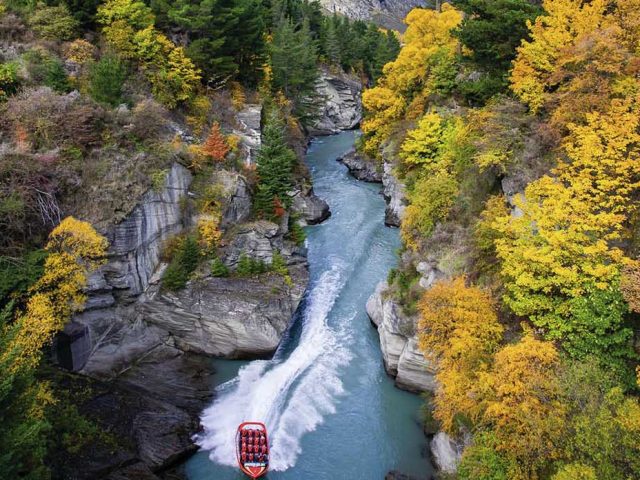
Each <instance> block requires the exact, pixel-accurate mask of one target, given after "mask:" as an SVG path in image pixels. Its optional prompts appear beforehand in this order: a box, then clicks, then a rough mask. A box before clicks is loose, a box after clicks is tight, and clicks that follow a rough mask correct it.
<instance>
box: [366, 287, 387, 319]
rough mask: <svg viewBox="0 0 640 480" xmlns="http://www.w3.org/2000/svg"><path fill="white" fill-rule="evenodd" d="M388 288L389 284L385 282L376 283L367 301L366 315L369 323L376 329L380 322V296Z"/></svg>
mask: <svg viewBox="0 0 640 480" xmlns="http://www.w3.org/2000/svg"><path fill="white" fill-rule="evenodd" d="M388 288H389V284H388V283H387V282H380V283H378V285H376V289H375V291H374V292H373V295H371V296H370V297H369V299H368V300H367V305H366V310H367V315H369V319H370V320H371V323H373V324H374V325H375V327H376V328H378V326H379V325H380V323H381V322H382V294H383V293H384V292H385V291H386V290H387V289H388Z"/></svg>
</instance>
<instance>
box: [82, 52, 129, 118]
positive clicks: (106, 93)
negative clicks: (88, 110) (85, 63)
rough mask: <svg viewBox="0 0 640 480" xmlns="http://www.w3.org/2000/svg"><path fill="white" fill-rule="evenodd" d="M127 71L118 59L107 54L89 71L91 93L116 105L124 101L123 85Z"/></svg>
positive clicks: (103, 101)
mask: <svg viewBox="0 0 640 480" xmlns="http://www.w3.org/2000/svg"><path fill="white" fill-rule="evenodd" d="M126 78H127V71H126V69H125V67H124V65H123V64H122V62H120V60H119V59H118V57H115V56H112V55H105V56H104V57H102V58H101V59H100V61H98V62H97V63H95V64H94V65H92V66H91V69H90V72H89V94H90V95H91V97H92V98H93V99H94V100H95V101H96V102H100V103H106V104H108V105H111V106H116V105H118V104H119V103H121V102H122V86H123V85H124V81H125V79H126Z"/></svg>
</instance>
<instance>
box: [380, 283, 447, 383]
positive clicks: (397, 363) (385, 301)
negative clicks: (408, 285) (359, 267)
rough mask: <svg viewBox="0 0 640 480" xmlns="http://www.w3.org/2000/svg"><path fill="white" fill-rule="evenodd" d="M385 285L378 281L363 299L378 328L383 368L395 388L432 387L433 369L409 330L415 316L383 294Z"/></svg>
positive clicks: (385, 288) (433, 380)
mask: <svg viewBox="0 0 640 480" xmlns="http://www.w3.org/2000/svg"><path fill="white" fill-rule="evenodd" d="M387 288H388V285H387V283H386V282H381V283H379V284H378V286H377V287H376V290H375V292H374V293H373V295H372V296H371V297H370V298H369V300H368V301H367V314H368V315H369V318H370V319H371V322H372V323H373V324H374V325H375V326H376V327H377V328H378V335H379V336H380V349H381V350H382V358H383V360H384V366H385V369H386V370H387V373H388V374H389V375H391V376H393V377H395V381H396V386H397V387H398V388H402V389H403V390H409V391H412V392H424V391H434V390H435V387H436V384H435V369H434V366H433V365H432V364H431V363H430V362H429V361H427V360H426V359H425V358H424V356H423V355H422V353H421V352H420V351H419V349H418V342H417V338H416V336H415V334H414V333H413V330H414V324H415V319H413V318H409V317H407V316H406V315H404V313H403V312H402V309H401V308H400V307H399V306H398V304H397V303H396V302H395V301H393V299H390V298H385V295H384V294H385V291H386V290H387Z"/></svg>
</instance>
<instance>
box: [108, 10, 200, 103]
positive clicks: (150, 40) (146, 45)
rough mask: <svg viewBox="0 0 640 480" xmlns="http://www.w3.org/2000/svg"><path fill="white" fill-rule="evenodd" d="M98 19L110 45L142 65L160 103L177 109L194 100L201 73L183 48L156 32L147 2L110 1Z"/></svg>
mask: <svg viewBox="0 0 640 480" xmlns="http://www.w3.org/2000/svg"><path fill="white" fill-rule="evenodd" d="M96 18H97V20H98V22H99V23H101V24H102V25H103V29H102V31H103V33H104V36H105V39H106V40H107V43H108V44H109V45H110V46H111V47H113V48H114V49H115V50H116V51H117V52H118V54H119V55H120V56H121V57H123V58H129V59H132V60H136V61H137V62H139V63H140V67H141V69H142V71H143V72H144V74H145V76H146V77H147V79H148V80H149V82H150V83H151V86H152V89H153V94H154V95H155V97H156V98H157V99H158V101H160V102H161V103H163V104H165V105H166V106H168V107H170V108H173V107H175V106H176V105H177V104H178V103H180V102H186V101H187V100H189V99H191V98H192V97H193V95H194V94H195V93H196V90H197V87H198V84H199V82H200V71H199V70H198V69H197V68H196V67H195V65H194V64H193V62H192V61H191V59H189V58H188V57H187V56H186V54H185V51H184V49H183V48H182V47H177V46H176V45H175V44H174V43H173V42H172V41H171V40H169V39H168V38H167V37H166V36H165V35H163V34H162V33H160V32H159V31H158V30H156V28H155V27H154V23H155V17H154V15H153V12H152V11H151V9H150V8H149V7H147V6H146V5H145V4H144V3H143V2H140V1H136V0H108V1H107V2H106V3H104V4H102V5H101V6H100V7H99V8H98V13H97V16H96Z"/></svg>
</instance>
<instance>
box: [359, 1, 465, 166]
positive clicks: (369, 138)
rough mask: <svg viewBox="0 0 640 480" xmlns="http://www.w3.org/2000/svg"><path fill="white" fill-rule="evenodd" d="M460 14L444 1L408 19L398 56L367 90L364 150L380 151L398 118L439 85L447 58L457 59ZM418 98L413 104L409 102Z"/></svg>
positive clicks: (415, 108)
mask: <svg viewBox="0 0 640 480" xmlns="http://www.w3.org/2000/svg"><path fill="white" fill-rule="evenodd" d="M461 20H462V14H461V13H460V12H459V11H457V10H456V9H454V8H453V7H452V6H451V5H449V4H447V3H445V4H444V5H443V6H442V10H441V11H440V12H438V11H436V10H430V9H421V8H416V9H414V10H412V11H411V12H410V13H409V14H408V15H407V18H406V19H405V23H406V24H407V31H406V33H405V35H404V39H403V40H404V45H403V47H402V49H401V50H400V53H399V55H398V57H397V58H396V60H394V61H393V62H390V63H388V64H387V65H385V66H384V69H383V75H382V77H381V78H380V79H379V80H378V84H377V86H376V87H374V88H372V89H369V90H366V91H365V92H364V94H363V96H362V104H363V106H364V108H365V110H366V112H367V114H366V116H365V119H364V120H363V122H362V132H363V133H364V136H365V139H364V150H365V152H366V153H367V154H369V155H371V156H374V157H377V156H379V154H380V152H379V150H380V146H381V145H382V143H383V142H384V141H385V140H387V139H388V138H389V136H390V135H391V133H392V132H393V129H394V123H395V122H396V121H397V120H399V119H400V118H401V116H402V115H403V114H404V113H405V112H406V111H407V107H408V106H409V111H410V112H413V113H414V114H421V113H422V108H420V107H421V106H423V105H424V99H426V98H427V97H428V96H429V95H431V94H432V93H434V92H435V91H436V90H437V83H438V82H437V79H438V75H439V72H441V71H442V70H443V68H442V65H443V64H451V65H453V63H454V61H455V54H456V50H457V47H458V41H457V40H456V38H455V37H454V36H453V35H452V34H451V30H452V29H454V28H455V27H457V26H458V25H459V23H460V22H461ZM413 102H415V105H411V104H412V103H413Z"/></svg>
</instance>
